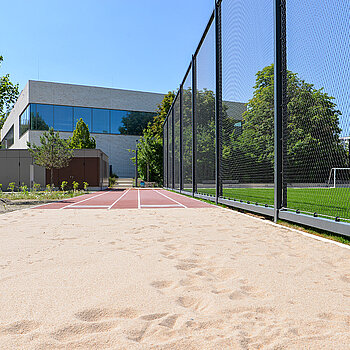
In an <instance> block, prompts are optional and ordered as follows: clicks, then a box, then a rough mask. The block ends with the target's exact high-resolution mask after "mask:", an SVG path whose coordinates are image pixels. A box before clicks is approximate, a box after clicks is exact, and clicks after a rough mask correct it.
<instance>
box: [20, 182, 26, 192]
mask: <svg viewBox="0 0 350 350" xmlns="http://www.w3.org/2000/svg"><path fill="white" fill-rule="evenodd" d="M19 189H20V191H21V192H23V193H25V194H27V193H28V186H27V185H25V184H24V182H22V186H19Z"/></svg>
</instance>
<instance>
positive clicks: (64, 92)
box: [27, 80, 164, 112]
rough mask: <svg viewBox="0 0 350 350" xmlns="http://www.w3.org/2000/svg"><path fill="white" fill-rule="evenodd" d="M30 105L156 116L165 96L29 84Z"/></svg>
mask: <svg viewBox="0 0 350 350" xmlns="http://www.w3.org/2000/svg"><path fill="white" fill-rule="evenodd" d="M28 85H29V103H44V104H55V105H65V106H80V107H95V108H107V109H120V110H127V111H143V112H154V111H155V110H156V108H157V105H158V104H159V103H161V102H162V99H163V97H164V94H158V93H152V92H144V91H132V90H121V89H111V88H103V87H96V86H84V85H72V84H62V83H52V82H45V81H34V80H29V82H28V84H27V86H28Z"/></svg>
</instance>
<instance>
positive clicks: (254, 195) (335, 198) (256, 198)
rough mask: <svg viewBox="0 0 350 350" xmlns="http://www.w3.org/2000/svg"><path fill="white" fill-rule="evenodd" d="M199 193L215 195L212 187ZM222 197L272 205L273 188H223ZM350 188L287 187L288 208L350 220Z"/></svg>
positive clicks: (200, 190) (202, 189)
mask: <svg viewBox="0 0 350 350" xmlns="http://www.w3.org/2000/svg"><path fill="white" fill-rule="evenodd" d="M198 192H199V193H203V194H211V195H215V189H213V188H201V189H198ZM223 195H224V197H227V198H230V199H237V200H244V201H250V202H252V203H255V202H257V203H259V204H260V205H265V204H267V205H269V206H273V202H274V190H273V188H225V189H223ZM349 199H350V188H288V191H287V201H288V208H289V209H294V210H298V209H299V210H300V211H301V212H304V213H314V212H317V213H318V214H319V215H323V216H327V217H332V218H335V217H337V216H338V217H340V218H343V219H347V220H350V200H349Z"/></svg>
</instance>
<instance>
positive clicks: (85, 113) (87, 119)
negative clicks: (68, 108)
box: [73, 107, 92, 131]
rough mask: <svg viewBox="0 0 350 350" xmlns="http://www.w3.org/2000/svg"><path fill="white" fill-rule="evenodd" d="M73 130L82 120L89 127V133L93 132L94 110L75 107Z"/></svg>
mask: <svg viewBox="0 0 350 350" xmlns="http://www.w3.org/2000/svg"><path fill="white" fill-rule="evenodd" d="M73 114H74V120H73V129H75V127H76V126H77V123H78V121H79V119H80V118H82V119H83V120H84V123H85V124H86V125H87V126H88V127H89V131H92V118H91V114H92V109H91V108H86V107H73Z"/></svg>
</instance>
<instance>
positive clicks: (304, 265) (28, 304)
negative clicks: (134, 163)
mask: <svg viewBox="0 0 350 350" xmlns="http://www.w3.org/2000/svg"><path fill="white" fill-rule="evenodd" d="M0 240H1V246H0V349H2V350H3V349H11V350H12V349H131V350H132V349H186V350H187V349H190V350H191V349H275V350H277V349H279V350H280V349H317V350H318V349H342V350H343V349H350V250H347V249H344V248H341V247H338V246H335V245H333V244H329V243H324V242H319V241H317V240H314V239H311V238H307V237H304V236H302V235H300V234H298V233H296V232H293V231H290V230H288V229H286V228H278V227H275V226H272V225H270V224H269V223H267V222H264V221H261V220H257V219H254V218H251V217H249V216H245V215H243V214H239V213H236V212H233V211H228V210H224V209H221V208H215V207H213V208H205V209H160V210H153V209H152V210H110V211H105V210H61V211H57V210H25V211H18V212H12V213H7V214H3V215H1V216H0Z"/></svg>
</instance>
